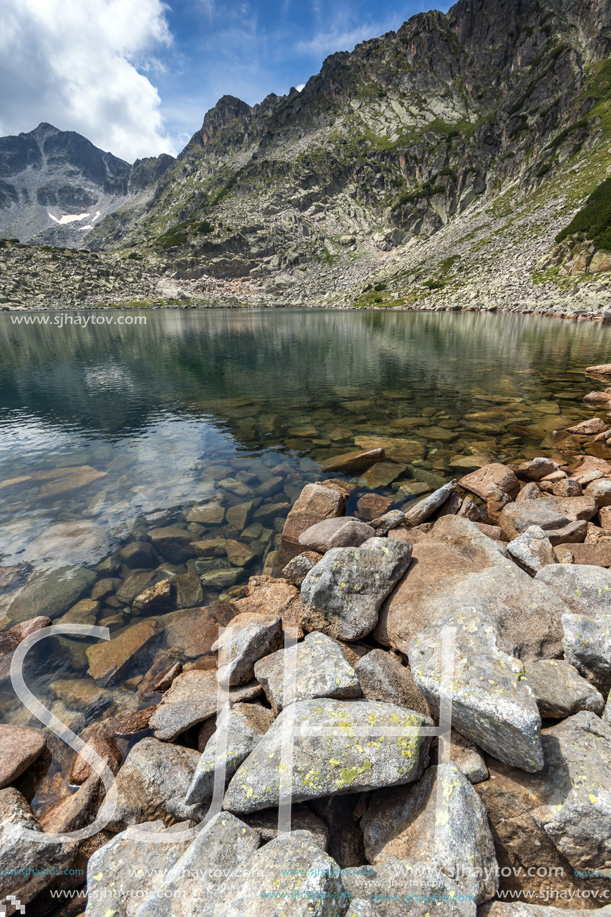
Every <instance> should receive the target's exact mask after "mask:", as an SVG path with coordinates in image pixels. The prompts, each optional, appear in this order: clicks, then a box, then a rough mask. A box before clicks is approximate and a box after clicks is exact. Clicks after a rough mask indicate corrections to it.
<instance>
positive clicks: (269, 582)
mask: <svg viewBox="0 0 611 917" xmlns="http://www.w3.org/2000/svg"><path fill="white" fill-rule="evenodd" d="M326 489H328V488H326ZM246 588H247V592H248V594H247V595H246V596H245V597H244V598H242V599H238V601H237V602H234V603H233V607H234V608H235V610H236V613H237V614H242V613H243V612H250V613H252V614H264V615H280V617H281V618H282V626H283V628H284V630H286V629H287V628H288V627H291V628H296V629H297V630H298V632H299V636H301V637H302V636H303V631H302V629H301V611H302V607H301V593H300V591H299V589H297V588H296V587H295V586H292V585H291V584H290V583H287V581H286V580H285V579H274V577H272V576H251V577H250V579H249V580H248V586H247V587H246Z"/></svg>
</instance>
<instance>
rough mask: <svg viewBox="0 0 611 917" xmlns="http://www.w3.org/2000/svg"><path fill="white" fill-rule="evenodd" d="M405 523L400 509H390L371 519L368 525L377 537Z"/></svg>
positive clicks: (403, 514)
mask: <svg viewBox="0 0 611 917" xmlns="http://www.w3.org/2000/svg"><path fill="white" fill-rule="evenodd" d="M404 524H405V513H404V512H402V511H401V510H400V509H391V510H389V511H388V512H387V513H384V514H383V515H382V516H378V518H377V519H372V520H371V522H370V523H369V525H370V526H371V528H372V529H373V530H374V532H375V534H376V535H378V536H379V537H383V536H384V535H388V533H389V532H390V531H392V529H395V528H397V526H399V525H404Z"/></svg>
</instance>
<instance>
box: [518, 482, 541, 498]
mask: <svg viewBox="0 0 611 917" xmlns="http://www.w3.org/2000/svg"><path fill="white" fill-rule="evenodd" d="M542 497H543V493H542V491H541V490H540V488H539V486H538V485H537V484H535V482H534V481H531V482H530V483H529V484H525V485H524V487H523V488H522V489H521V491H520V493H519V494H518V496H517V497H516V503H522V502H523V501H524V500H540V499H541V498H542Z"/></svg>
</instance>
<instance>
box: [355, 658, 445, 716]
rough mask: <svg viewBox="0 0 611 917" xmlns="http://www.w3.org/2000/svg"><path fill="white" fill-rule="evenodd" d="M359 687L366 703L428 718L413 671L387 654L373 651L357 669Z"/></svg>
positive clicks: (424, 702)
mask: <svg viewBox="0 0 611 917" xmlns="http://www.w3.org/2000/svg"><path fill="white" fill-rule="evenodd" d="M354 671H355V672H356V675H357V678H358V680H359V684H360V685H361V690H362V692H363V695H364V697H366V698H367V700H380V701H384V702H385V703H388V704H398V706H399V707H407V708H408V709H409V710H415V711H416V712H417V713H423V714H424V715H425V716H428V713H429V709H428V706H427V703H426V701H425V699H424V697H423V696H422V694H421V693H420V691H419V690H418V688H417V687H416V685H415V684H414V679H413V678H412V673H411V672H410V670H409V669H408V668H407V667H406V666H404V665H401V663H400V662H399V660H398V659H397V658H396V657H395V656H393V655H392V654H391V653H389V652H386V651H385V650H379V649H377V650H371V652H370V653H367V655H366V656H363V658H362V659H360V660H359V661H358V662H357V663H356V665H355V667H354Z"/></svg>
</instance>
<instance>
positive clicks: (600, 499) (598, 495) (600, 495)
mask: <svg viewBox="0 0 611 917" xmlns="http://www.w3.org/2000/svg"><path fill="white" fill-rule="evenodd" d="M585 495H586V497H592V499H593V500H596V504H597V506H598V508H599V509H600V508H601V507H602V506H611V481H609V480H607V479H606V478H603V479H602V480H600V479H599V480H597V481H592V483H591V484H588V486H587V487H586V493H585Z"/></svg>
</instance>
